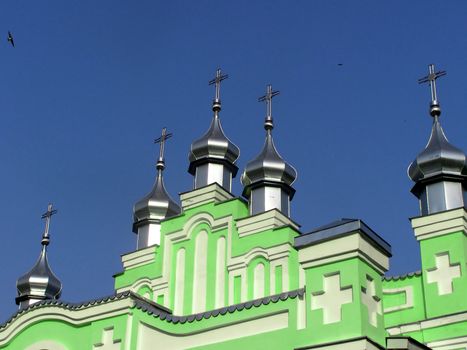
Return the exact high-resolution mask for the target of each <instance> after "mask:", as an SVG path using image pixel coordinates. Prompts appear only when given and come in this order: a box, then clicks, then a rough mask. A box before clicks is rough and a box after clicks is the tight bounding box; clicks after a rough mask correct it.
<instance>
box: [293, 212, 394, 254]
mask: <svg viewBox="0 0 467 350" xmlns="http://www.w3.org/2000/svg"><path fill="white" fill-rule="evenodd" d="M355 231H360V232H362V233H363V234H364V235H365V236H366V237H367V238H369V239H370V241H371V242H372V243H373V244H374V245H376V246H377V247H379V248H380V249H381V250H383V251H384V252H385V253H387V254H388V255H389V256H392V255H391V245H390V244H389V243H388V242H386V241H385V240H384V239H383V238H381V237H380V236H379V235H378V234H377V233H376V232H375V231H373V230H372V229H371V228H370V227H369V226H368V225H367V224H365V223H364V222H363V221H362V220H360V219H340V220H336V221H333V222H331V223H329V224H326V225H324V226H320V227H318V228H315V229H314V230H311V231H310V232H308V233H304V234H302V235H300V236H298V237H296V238H295V248H298V249H300V248H303V247H306V246H309V245H312V244H316V243H321V242H324V241H327V240H330V239H334V238H337V237H340V236H346V235H348V234H351V233H353V232H355Z"/></svg>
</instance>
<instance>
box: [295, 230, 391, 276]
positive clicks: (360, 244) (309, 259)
mask: <svg viewBox="0 0 467 350" xmlns="http://www.w3.org/2000/svg"><path fill="white" fill-rule="evenodd" d="M352 257H359V258H361V259H362V260H364V261H366V262H367V263H368V264H370V266H372V267H373V268H375V269H376V270H377V271H378V272H379V273H380V274H383V273H385V272H386V271H387V270H389V257H388V256H387V255H386V254H384V253H382V252H381V251H379V250H378V249H376V248H375V247H374V246H372V245H371V244H370V243H369V242H368V241H367V240H366V239H364V237H363V236H362V235H361V234H360V233H358V232H356V233H354V234H350V235H347V236H342V237H338V238H335V239H330V240H327V241H324V242H321V243H317V244H314V245H310V246H308V247H305V248H301V249H300V250H299V251H298V258H299V262H300V264H301V265H302V266H303V268H309V267H314V266H320V265H324V264H329V263H333V262H337V261H341V260H346V259H349V258H352Z"/></svg>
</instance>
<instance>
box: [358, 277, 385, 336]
mask: <svg viewBox="0 0 467 350" xmlns="http://www.w3.org/2000/svg"><path fill="white" fill-rule="evenodd" d="M361 298H362V303H363V304H364V305H366V307H367V309H368V321H369V322H370V324H371V325H372V326H374V327H377V326H378V315H382V314H383V312H382V309H381V299H380V298H378V297H377V296H376V288H375V281H374V280H373V279H372V278H371V277H369V276H366V288H365V287H362V291H361Z"/></svg>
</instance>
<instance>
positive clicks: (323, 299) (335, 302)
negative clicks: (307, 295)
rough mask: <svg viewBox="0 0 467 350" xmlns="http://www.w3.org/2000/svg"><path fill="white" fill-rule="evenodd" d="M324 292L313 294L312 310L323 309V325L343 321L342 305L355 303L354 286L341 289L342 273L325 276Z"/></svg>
mask: <svg viewBox="0 0 467 350" xmlns="http://www.w3.org/2000/svg"><path fill="white" fill-rule="evenodd" d="M323 285H324V291H322V292H318V293H312V298H311V309H312V310H318V309H323V324H329V323H335V322H340V321H341V320H342V305H344V304H349V303H351V302H352V301H353V296H352V286H348V287H341V279H340V273H336V274H334V275H331V276H323Z"/></svg>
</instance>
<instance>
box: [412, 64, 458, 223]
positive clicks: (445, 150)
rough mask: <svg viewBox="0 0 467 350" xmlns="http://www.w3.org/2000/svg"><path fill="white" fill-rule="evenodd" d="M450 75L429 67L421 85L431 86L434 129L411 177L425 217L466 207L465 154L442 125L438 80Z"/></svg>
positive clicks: (413, 167)
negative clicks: (451, 140)
mask: <svg viewBox="0 0 467 350" xmlns="http://www.w3.org/2000/svg"><path fill="white" fill-rule="evenodd" d="M443 75H446V72H445V71H439V72H435V69H434V65H430V66H429V74H428V75H427V76H426V77H424V78H422V79H419V83H426V82H428V83H429V84H430V88H431V103H430V115H431V116H432V117H433V127H432V129H431V135H430V139H429V140H428V144H427V145H426V147H425V149H424V150H423V151H422V152H421V153H420V154H419V155H418V156H417V157H416V158H415V160H414V161H413V162H412V163H411V164H410V165H409V168H408V169H407V173H408V175H409V177H410V178H411V179H412V180H413V181H414V182H415V185H414V186H413V188H412V190H411V192H412V193H413V194H414V195H415V196H416V197H417V198H418V199H419V202H420V212H421V215H429V214H433V213H437V212H441V211H446V210H450V209H455V208H460V207H464V206H465V203H464V198H465V186H466V184H467V164H466V163H467V162H466V156H465V154H464V152H462V151H461V150H460V149H458V148H457V147H454V146H453V145H451V144H450V143H449V141H448V140H447V138H446V135H445V134H444V131H443V128H442V127H441V124H440V122H439V118H440V115H441V107H440V104H439V102H438V97H437V91H436V79H437V78H439V77H441V76H443Z"/></svg>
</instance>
